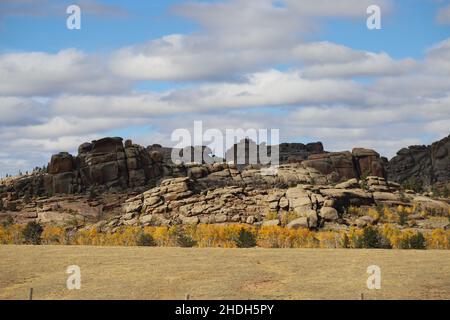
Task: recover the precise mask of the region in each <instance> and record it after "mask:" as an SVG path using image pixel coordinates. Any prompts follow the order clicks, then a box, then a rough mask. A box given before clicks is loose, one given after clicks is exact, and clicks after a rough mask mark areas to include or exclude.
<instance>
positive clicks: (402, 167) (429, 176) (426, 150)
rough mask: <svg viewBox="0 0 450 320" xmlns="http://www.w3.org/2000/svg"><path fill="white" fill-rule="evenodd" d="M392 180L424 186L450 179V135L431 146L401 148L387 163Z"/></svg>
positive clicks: (388, 173) (443, 182) (442, 182)
mask: <svg viewBox="0 0 450 320" xmlns="http://www.w3.org/2000/svg"><path fill="white" fill-rule="evenodd" d="M387 175H388V178H389V179H390V180H393V181H396V182H399V183H406V182H411V183H419V184H421V185H423V186H431V185H434V184H446V183H448V182H449V181H450V136H448V137H446V138H444V139H442V140H440V141H437V142H435V143H433V144H432V145H431V146H411V147H409V148H404V149H401V150H400V151H398V152H397V156H395V157H394V158H392V159H391V160H390V161H389V163H388V165H387Z"/></svg>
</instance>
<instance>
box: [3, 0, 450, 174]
mask: <svg viewBox="0 0 450 320" xmlns="http://www.w3.org/2000/svg"><path fill="white" fill-rule="evenodd" d="M69 4H78V5H79V6H80V7H81V11H82V20H81V24H82V28H81V30H68V29H67V28H66V19H67V16H68V15H67V14H66V13H65V8H66V7H67V5H69ZM368 4H379V5H380V6H381V8H382V30H372V31H371V30H368V29H367V27H366V19H367V14H366V13H365V8H366V7H367V6H368ZM449 38H450V1H447V0H398V1H393V0H379V1H365V0H359V1H357V0H339V1H337V0H336V1H329V0H316V1H314V2H311V1H306V0H297V1H293V0H280V1H277V2H272V1H270V0H260V1H257V0H247V1H244V0H223V1H190V2H188V1H180V0H170V1H167V0H165V1H159V0H153V1H119V0H114V1H100V0H81V1H52V0H38V1H35V2H32V3H31V2H29V1H25V0H18V1H11V0H5V1H3V2H2V3H1V4H0V116H1V117H2V121H0V125H1V127H0V138H1V140H3V141H4V142H3V145H0V150H6V151H2V152H0V175H1V174H4V173H8V172H9V173H14V172H15V171H17V170H18V169H22V170H25V169H26V168H30V167H33V166H34V165H41V164H42V163H45V162H46V161H47V159H48V157H49V155H51V154H52V153H54V152H58V151H61V150H66V151H70V152H74V153H76V147H77V145H78V144H79V143H81V142H83V141H88V140H92V139H96V138H99V137H102V136H106V135H121V136H124V137H126V138H128V137H130V138H133V139H135V140H136V141H137V142H139V143H142V144H152V143H163V144H169V143H170V134H171V132H172V131H173V130H174V129H176V128H179V127H180V126H181V127H186V128H191V127H192V124H193V121H194V120H203V121H204V122H205V125H206V126H207V127H214V128H219V129H222V130H223V129H225V128H228V127H240V126H242V127H244V128H253V127H258V128H259V127H263V128H266V127H272V128H280V130H281V136H282V139H283V140H285V141H290V142H294V141H298V142H309V141H313V140H314V141H317V140H321V141H323V142H324V145H325V148H326V149H328V150H331V151H334V150H344V149H349V148H351V147H356V146H360V147H368V148H375V149H377V150H379V151H380V152H381V153H382V154H384V155H387V156H389V157H390V156H393V155H395V152H396V151H397V150H398V149H399V148H400V147H403V146H407V145H409V144H428V143H431V142H432V141H434V140H436V139H439V138H442V137H443V136H446V135H448V134H449V130H448V127H449V126H450V110H449V108H450V106H449V102H450V83H449V80H448V78H449V77H448V74H450V66H449V64H450V63H449V59H450V40H449ZM12 110H14V111H15V114H14V115H11V114H12ZM24 150H27V152H24Z"/></svg>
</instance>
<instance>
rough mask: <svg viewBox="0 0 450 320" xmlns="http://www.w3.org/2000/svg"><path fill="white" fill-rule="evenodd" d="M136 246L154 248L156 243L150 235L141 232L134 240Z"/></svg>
mask: <svg viewBox="0 0 450 320" xmlns="http://www.w3.org/2000/svg"><path fill="white" fill-rule="evenodd" d="M136 245H137V246H140V247H154V246H156V243H155V240H154V239H153V237H152V235H151V234H148V233H145V232H141V233H139V235H138V238H137V240H136Z"/></svg>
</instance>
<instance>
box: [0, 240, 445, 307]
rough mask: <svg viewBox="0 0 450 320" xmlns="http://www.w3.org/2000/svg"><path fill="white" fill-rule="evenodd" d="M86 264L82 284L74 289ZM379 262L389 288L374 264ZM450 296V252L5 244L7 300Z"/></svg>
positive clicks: (1, 255) (1, 260) (0, 277)
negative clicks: (370, 283) (76, 274)
mask: <svg viewBox="0 0 450 320" xmlns="http://www.w3.org/2000/svg"><path fill="white" fill-rule="evenodd" d="M74 264H75V265H79V266H80V267H81V273H82V287H81V290H71V291H69V290H67V288H66V279H67V277H68V275H67V274H66V273H65V271H66V268H67V266H69V265H74ZM372 264H375V265H379V266H380V267H381V271H382V288H381V290H368V289H367V287H366V280H367V277H368V275H367V274H366V269H367V267H368V266H369V265H372ZM31 287H33V288H34V298H35V299H184V297H185V295H186V294H187V293H189V295H190V297H191V299H244V300H245V299H359V298H360V296H361V293H364V296H365V297H366V298H367V299H450V252H449V251H432V250H427V251H400V250H349V249H347V250H345V249H342V250H341V249H200V248H188V249H183V248H148V247H87V246H35V247H33V246H13V245H11V246H0V299H27V298H28V292H29V288H31Z"/></svg>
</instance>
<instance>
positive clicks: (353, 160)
mask: <svg viewBox="0 0 450 320" xmlns="http://www.w3.org/2000/svg"><path fill="white" fill-rule="evenodd" d="M303 165H304V166H306V167H312V168H315V169H317V170H318V171H319V172H320V173H322V174H324V175H327V176H328V179H329V180H330V181H334V182H337V181H343V180H348V179H352V178H356V179H359V178H361V177H367V176H378V177H385V175H386V173H385V169H384V166H385V160H384V159H383V158H381V157H380V155H379V154H378V153H377V152H375V151H374V150H370V149H362V148H355V149H353V151H352V152H349V151H345V152H330V153H321V154H314V155H311V156H309V157H308V160H306V161H303Z"/></svg>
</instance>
